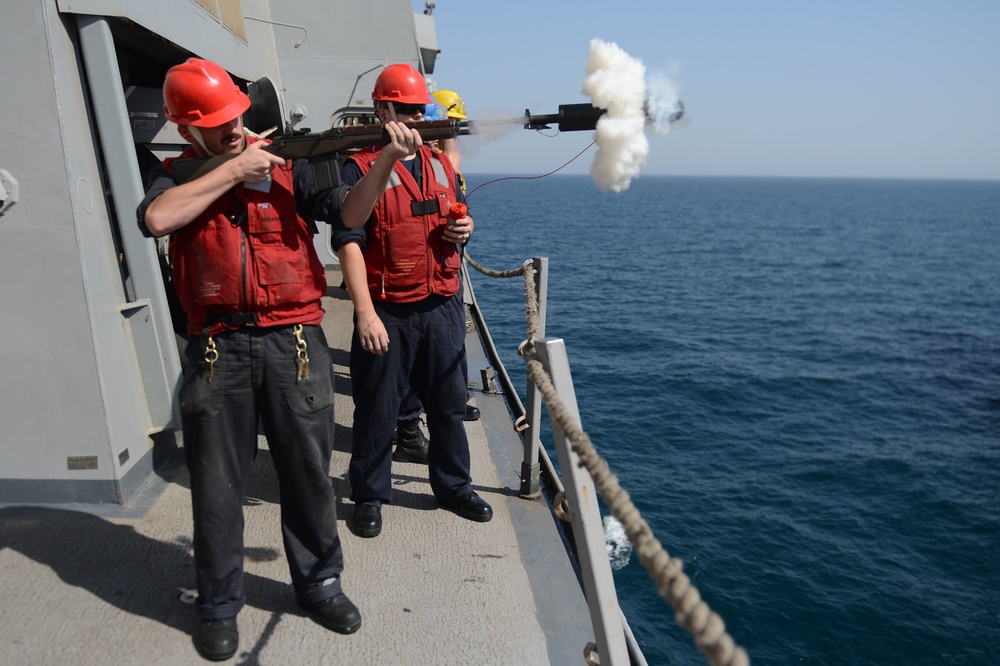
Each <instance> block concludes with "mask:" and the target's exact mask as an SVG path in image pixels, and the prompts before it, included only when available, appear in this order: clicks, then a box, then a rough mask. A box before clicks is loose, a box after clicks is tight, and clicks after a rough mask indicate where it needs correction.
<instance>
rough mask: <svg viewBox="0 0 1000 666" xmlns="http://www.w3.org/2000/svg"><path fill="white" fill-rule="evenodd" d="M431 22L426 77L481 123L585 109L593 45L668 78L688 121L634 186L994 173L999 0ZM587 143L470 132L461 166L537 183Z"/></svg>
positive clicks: (517, 4)
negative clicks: (609, 46) (663, 181)
mask: <svg viewBox="0 0 1000 666" xmlns="http://www.w3.org/2000/svg"><path fill="white" fill-rule="evenodd" d="M413 6H414V9H415V11H422V10H423V7H424V2H416V1H415V2H414V3H413ZM433 16H434V19H435V23H436V26H437V38H438V47H439V48H440V49H441V55H440V57H439V59H438V61H437V65H436V69H435V72H434V74H433V75H432V79H433V80H434V81H435V82H436V84H437V87H438V88H442V89H447V88H450V89H454V90H455V91H457V92H458V93H459V94H460V95H461V96H462V97H463V98H464V99H465V102H466V105H467V107H468V111H469V114H470V117H471V118H473V119H475V118H477V117H481V118H486V117H490V118H494V117H506V116H510V117H518V116H521V115H523V113H524V110H525V108H528V109H530V110H531V112H532V113H533V114H547V113H555V112H556V111H557V110H558V106H559V104H572V103H579V102H588V101H590V99H589V98H588V97H587V96H585V95H584V94H583V93H582V92H581V86H582V84H583V81H584V78H585V77H586V61H587V57H588V53H589V43H590V40H591V39H594V38H597V39H601V40H604V41H607V42H614V43H616V44H617V45H618V46H619V47H621V48H622V49H624V50H625V51H626V52H628V54H629V55H631V56H633V57H634V58H636V59H639V60H641V61H642V63H643V64H644V65H645V66H646V69H647V72H659V73H666V74H669V75H670V78H671V79H673V80H674V81H675V82H676V83H677V84H678V85H679V87H680V97H681V99H682V100H683V102H684V104H685V106H686V109H687V114H686V118H685V121H684V122H683V124H679V125H677V126H675V127H674V128H673V130H672V131H671V132H670V133H669V134H667V135H665V136H652V135H651V136H650V151H649V157H648V161H647V163H646V165H645V167H644V168H643V169H642V172H641V174H643V175H644V174H669V175H738V176H832V177H888V178H976V179H978V178H982V179H1000V0H938V1H930V0H837V1H836V2H832V1H825V2H820V1H818V0H814V1H809V0H687V1H685V2H678V1H676V0H605V1H603V2H597V1H595V0H559V1H558V2H556V1H554V0H530V1H528V0H507V1H505V2H483V1H481V0H436V8H435V9H434V12H433ZM592 138H593V132H576V133H563V134H561V135H560V136H557V137H555V138H546V137H542V136H539V135H537V134H536V133H534V132H531V131H527V130H523V129H516V130H512V131H511V132H509V133H507V134H504V135H503V136H502V137H500V138H497V139H494V140H492V141H490V142H486V141H484V140H482V139H481V138H479V137H464V138H462V139H461V140H460V141H461V144H460V145H462V146H463V164H462V168H463V171H466V172H468V173H520V174H531V175H534V174H541V173H546V172H548V171H551V170H552V169H556V168H558V167H559V166H560V165H562V164H563V163H564V162H566V161H567V160H569V159H570V158H572V157H573V156H574V155H576V154H577V153H578V152H579V151H580V150H582V149H583V148H584V147H585V146H586V145H587V144H588V143H589V142H590V141H591V140H592ZM594 151H595V148H591V149H590V151H589V152H588V153H585V154H584V155H583V156H581V157H580V158H579V159H577V160H576V161H575V162H574V163H573V164H571V165H570V166H569V167H567V168H566V169H564V170H563V171H562V172H561V173H587V171H588V169H589V167H590V164H591V162H592V161H593V156H594Z"/></svg>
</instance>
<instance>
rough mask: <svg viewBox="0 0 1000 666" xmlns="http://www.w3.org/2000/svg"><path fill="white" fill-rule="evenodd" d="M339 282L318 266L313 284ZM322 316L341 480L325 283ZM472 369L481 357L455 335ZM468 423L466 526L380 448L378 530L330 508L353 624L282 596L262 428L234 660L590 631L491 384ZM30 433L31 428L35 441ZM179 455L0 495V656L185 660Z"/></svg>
mask: <svg viewBox="0 0 1000 666" xmlns="http://www.w3.org/2000/svg"><path fill="white" fill-rule="evenodd" d="M339 283H340V276H339V274H336V273H334V274H331V276H330V284H331V285H333V286H335V285H338V284H339ZM329 294H330V296H329V297H327V298H326V299H325V301H324V305H325V307H326V309H327V317H326V322H325V324H324V326H325V328H326V331H327V335H328V337H329V341H330V345H331V346H332V347H333V348H334V365H335V370H336V374H337V398H336V399H337V404H336V418H337V425H338V428H337V437H336V442H335V451H334V456H333V462H332V466H331V470H330V475H331V477H332V478H333V480H334V483H335V486H336V489H337V494H338V496H339V497H340V498H344V497H346V496H347V495H348V494H349V488H348V483H347V480H346V473H347V465H348V460H349V448H350V444H349V442H350V429H351V416H352V413H353V406H352V404H351V398H350V381H349V377H348V369H347V362H348V353H347V349H348V346H349V344H350V318H351V306H350V301H349V300H348V299H347V296H346V293H345V292H344V291H342V290H340V289H336V288H332V289H330V291H329ZM468 351H469V358H470V361H469V366H470V368H471V369H472V375H473V378H475V376H476V375H477V374H478V372H477V369H478V368H480V367H482V366H483V365H484V364H487V363H488V362H487V361H486V360H485V356H484V353H483V350H482V346H481V345H480V342H479V339H478V337H477V334H476V333H475V332H473V333H470V334H469V337H468ZM473 396H474V401H475V403H476V404H477V405H478V406H479V408H480V409H481V410H482V414H483V417H482V420H481V421H477V422H473V423H468V424H467V427H468V433H469V440H470V446H471V449H472V472H473V479H474V485H475V488H476V490H477V491H478V492H479V493H480V494H481V495H482V496H483V497H484V498H486V499H487V500H488V501H489V502H490V503H491V504H492V505H493V508H494V511H495V516H494V518H493V520H492V521H491V522H489V523H485V524H479V523H473V522H469V521H466V520H464V519H462V518H460V517H458V516H457V515H455V514H453V513H451V512H448V511H444V510H440V509H437V507H436V504H435V502H434V499H433V496H432V495H431V492H430V488H429V485H428V483H427V473H426V468H424V467H421V466H418V465H412V464H400V463H394V465H393V485H394V503H393V504H392V505H388V506H386V507H385V509H384V519H385V525H384V529H383V532H382V534H381V536H379V537H378V538H375V539H361V538H358V537H356V536H354V535H353V534H352V533H351V532H350V530H348V529H347V526H346V523H345V522H344V521H345V519H346V517H347V516H348V515H349V514H350V511H351V506H350V502H349V501H346V500H344V499H340V500H339V505H338V516H339V520H340V534H341V539H342V541H343V546H344V554H345V559H346V569H345V572H344V588H345V591H346V592H347V593H348V595H349V596H350V597H351V598H352V599H353V600H354V601H355V603H357V605H358V606H359V608H360V609H361V612H362V615H363V617H364V620H363V624H362V627H361V629H360V631H358V632H357V633H356V634H353V635H351V636H341V635H339V634H335V633H332V632H329V631H327V630H325V629H323V628H322V627H321V626H319V625H318V624H316V623H315V622H314V621H313V620H311V619H310V618H309V617H307V616H306V615H305V614H304V613H303V612H302V611H301V610H300V609H299V607H298V606H297V605H296V603H295V599H294V596H293V593H292V590H291V587H290V583H289V575H288V570H287V566H286V564H285V561H284V555H283V551H282V546H281V532H280V527H279V506H278V486H277V481H276V479H275V476H274V474H273V469H272V467H271V462H270V458H269V456H268V455H267V451H266V443H264V442H262V451H261V455H260V456H259V457H258V459H257V462H256V463H255V466H254V469H253V471H252V474H251V479H250V483H249V487H248V489H247V497H246V504H245V512H244V513H245V519H246V594H247V605H246V608H245V609H244V610H243V612H242V613H241V614H240V618H239V627H240V635H241V642H240V649H239V651H238V652H237V654H236V656H235V657H234V658H233V660H231V661H232V663H240V664H291V663H295V664H332V663H343V664H376V663H404V664H406V663H418V664H430V663H433V664H549V663H558V664H568V663H580V662H581V661H582V651H583V648H584V645H585V644H586V643H587V642H588V641H590V640H593V638H592V634H593V631H592V629H591V628H590V626H589V615H588V611H587V607H586V605H585V602H584V600H583V594H582V592H581V591H580V587H579V585H578V583H577V580H576V577H575V574H574V573H573V570H572V568H571V567H570V564H569V561H568V559H567V557H566V555H565V549H564V547H563V544H562V541H561V539H560V537H559V534H558V532H557V530H556V529H554V527H553V518H552V515H551V512H550V510H549V507H548V505H547V504H546V503H545V502H544V501H538V502H527V501H524V500H521V499H518V498H517V489H518V487H519V481H518V476H517V474H518V470H519V468H520V463H521V454H520V448H519V444H518V440H517V438H516V437H515V436H514V434H513V431H512V428H511V421H510V417H509V413H508V411H507V407H506V405H505V403H504V402H503V400H502V398H501V397H499V396H494V395H488V394H484V393H482V392H479V391H473ZM40 444H41V443H40ZM186 484H187V473H186V471H185V470H184V469H183V466H182V465H180V466H177V465H175V466H173V467H169V468H168V469H166V470H161V474H160V475H159V476H157V477H155V478H153V479H151V480H150V481H149V482H148V484H147V486H146V487H145V488H144V490H143V491H142V493H140V495H139V496H138V497H136V498H134V499H133V500H132V501H130V502H129V503H128V504H127V505H125V506H121V507H119V506H108V505H100V506H94V505H49V506H35V507H25V506H6V507H2V508H0V517H2V520H0V586H2V588H3V591H4V592H3V595H2V601H0V646H2V647H0V654H2V661H3V663H4V664H8V665H13V664H33V665H35V664H76V665H80V666H86V665H88V664H102V665H104V664H172V665H176V664H187V663H202V661H201V659H200V658H199V657H198V655H197V653H196V652H195V650H194V647H193V645H192V643H191V638H190V634H191V631H192V630H193V628H194V624H195V619H194V612H193V609H192V607H191V606H190V605H187V604H185V603H184V602H183V601H182V597H183V596H184V594H183V592H184V591H185V590H188V589H190V588H193V587H194V576H193V572H192V568H191V514H190V497H189V493H188V488H187V485H186Z"/></svg>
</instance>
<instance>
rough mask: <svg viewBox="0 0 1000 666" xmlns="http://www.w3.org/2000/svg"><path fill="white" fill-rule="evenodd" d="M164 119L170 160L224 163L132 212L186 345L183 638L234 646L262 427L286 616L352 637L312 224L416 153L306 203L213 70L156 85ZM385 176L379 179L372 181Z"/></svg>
mask: <svg viewBox="0 0 1000 666" xmlns="http://www.w3.org/2000/svg"><path fill="white" fill-rule="evenodd" d="M163 97H164V110H165V112H166V115H167V118H168V119H169V120H170V121H172V122H174V123H176V124H177V127H178V130H179V132H180V134H181V136H183V137H184V139H186V140H187V141H188V142H189V143H190V144H191V145H190V146H189V147H188V148H187V149H186V150H185V151H184V152H183V153H182V154H181V155H180V156H179V157H181V158H186V157H209V156H213V155H230V156H232V157H231V159H228V160H226V161H224V162H223V163H222V164H221V165H220V166H218V167H217V168H215V169H214V170H211V171H209V172H208V173H206V174H204V175H202V176H201V177H198V178H195V179H193V180H191V181H188V182H185V183H183V184H177V183H176V182H175V180H174V178H173V162H174V160H173V159H168V160H165V161H164V162H163V163H162V164H161V165H160V166H159V167H158V168H156V169H154V171H153V172H152V173H151V175H150V178H149V179H148V180H149V186H148V187H147V190H146V197H145V199H144V200H143V202H142V203H141V204H140V206H139V209H138V213H137V214H138V220H139V225H140V227H141V228H142V229H143V231H144V232H145V233H146V234H147V235H150V236H156V237H159V236H163V235H166V234H170V237H171V246H170V247H171V258H172V260H173V278H174V283H175V285H176V289H177V295H178V297H179V299H180V302H181V304H182V305H183V307H184V311H185V314H186V315H187V320H188V324H187V333H188V334H189V335H190V336H191V337H190V342H189V344H188V345H187V349H186V352H185V363H184V378H183V382H182V386H181V390H180V407H181V418H182V424H183V429H184V451H185V456H186V459H187V466H188V470H189V472H190V475H191V496H192V507H193V513H194V564H195V572H196V577H197V585H198V601H197V605H196V610H197V616H198V624H197V628H196V630H195V636H194V643H195V647H196V648H197V649H198V651H199V653H200V654H201V655H202V656H203V657H205V658H207V659H211V660H223V659H228V658H229V657H231V656H232V655H233V654H235V652H236V650H237V649H238V647H239V633H238V630H237V625H236V616H237V614H238V613H239V612H240V609H241V608H242V607H243V604H244V592H243V496H244V489H245V486H246V481H247V477H248V474H249V470H250V465H251V463H252V461H253V459H254V455H255V452H256V450H257V424H258V422H260V423H262V424H263V426H264V432H265V434H266V436H267V442H268V448H269V450H270V454H271V456H272V458H273V459H274V463H275V469H276V471H277V474H278V480H279V483H280V485H281V504H282V511H281V515H282V525H281V527H282V534H283V536H284V546H285V555H286V557H287V559H288V565H289V569H290V571H291V577H292V585H293V587H294V591H295V595H296V598H297V600H298V602H299V604H300V605H301V606H303V607H304V608H305V609H307V610H308V611H309V612H310V613H311V614H312V615H313V616H314V617H315V618H316V619H317V620H318V621H319V622H320V623H321V624H323V626H325V627H327V628H328V629H331V630H333V631H337V632H340V633H351V632H354V631H356V630H357V629H358V628H359V627H360V626H361V614H360V613H359V611H358V609H357V607H356V606H355V605H354V604H353V603H352V602H351V600H350V599H348V598H347V596H346V595H345V594H344V592H343V588H342V585H341V574H342V572H343V568H344V563H343V554H342V551H341V545H340V537H339V535H338V533H337V516H336V513H335V507H336V504H337V502H336V497H335V495H334V489H333V486H332V483H331V480H330V476H329V468H330V457H331V453H332V449H333V434H334V415H333V397H334V388H333V386H334V385H333V364H332V360H331V358H330V351H329V348H328V345H327V341H326V338H325V336H324V334H323V330H322V329H321V328H320V322H321V321H322V319H323V314H324V313H323V308H322V307H321V303H320V298H321V297H322V296H323V295H324V294H325V293H326V277H325V273H324V270H323V266H322V264H321V262H320V260H319V258H318V256H317V255H316V251H315V249H314V247H313V230H312V229H313V227H312V224H311V220H327V219H330V220H332V219H335V218H337V217H338V216H339V214H340V211H341V210H342V209H343V210H351V207H352V206H355V207H360V208H361V209H363V210H368V209H370V208H371V206H372V205H374V202H375V200H377V198H378V195H379V194H380V193H381V192H382V190H383V189H384V188H385V179H386V178H388V173H389V172H390V171H391V168H392V163H393V162H395V160H396V159H397V158H398V157H401V156H405V155H407V154H409V153H411V152H412V151H413V150H415V149H416V146H418V145H419V141H420V136H419V134H416V132H412V131H410V130H408V129H407V128H405V127H403V126H398V127H395V126H394V127H393V128H391V130H390V134H391V138H392V142H391V143H390V144H389V145H387V146H386V147H385V148H384V149H383V151H382V152H383V153H384V154H385V155H384V156H383V157H382V158H381V161H379V164H378V166H377V167H375V168H373V169H372V173H371V174H370V176H369V177H368V178H365V179H362V180H359V181H358V182H357V183H356V184H355V185H354V187H353V188H348V187H347V186H340V187H336V188H331V189H326V190H320V189H318V188H317V187H316V184H315V181H314V179H313V176H312V172H311V170H310V169H308V168H305V167H306V165H305V164H300V163H299V162H297V161H286V160H284V159H282V158H280V157H277V156H275V155H272V154H270V153H268V152H267V151H266V150H263V148H264V147H265V146H267V145H268V143H269V142H268V141H267V140H260V139H256V138H253V137H247V136H246V135H245V133H244V130H243V122H242V119H241V114H243V113H244V112H245V111H246V110H247V109H248V108H249V107H250V99H249V98H248V97H247V95H246V94H245V93H244V92H243V91H242V90H241V89H240V88H239V87H238V86H237V85H236V84H235V83H234V82H233V80H232V78H231V77H230V76H229V73H228V72H226V70H224V69H223V68H222V67H220V66H219V65H218V64H216V63H213V62H210V61H207V60H200V59H198V58H190V59H189V60H187V61H186V62H184V63H182V64H179V65H177V66H175V67H172V68H171V69H170V70H169V71H168V72H167V75H166V80H165V81H164V85H163ZM380 173H381V174H384V178H383V176H380Z"/></svg>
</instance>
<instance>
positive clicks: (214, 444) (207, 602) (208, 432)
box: [181, 326, 344, 620]
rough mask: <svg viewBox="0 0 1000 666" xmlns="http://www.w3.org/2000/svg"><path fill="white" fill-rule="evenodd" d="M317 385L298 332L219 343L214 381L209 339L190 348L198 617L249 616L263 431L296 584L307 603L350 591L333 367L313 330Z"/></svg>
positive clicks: (186, 403) (224, 338) (185, 417)
mask: <svg viewBox="0 0 1000 666" xmlns="http://www.w3.org/2000/svg"><path fill="white" fill-rule="evenodd" d="M302 335H303V339H304V340H305V341H306V345H307V351H308V354H309V378H308V379H303V380H298V381H297V380H296V373H297V370H298V368H297V365H296V362H295V360H296V340H295V337H294V335H293V331H292V327H291V326H277V327H267V328H243V329H240V330H238V331H229V332H223V333H220V334H218V335H215V336H213V339H214V341H215V344H216V347H217V349H218V353H219V356H218V360H217V361H216V362H215V363H214V365H213V368H212V379H211V381H209V380H208V378H207V377H206V376H205V366H206V363H205V345H206V340H207V338H206V337H205V336H201V337H197V338H193V339H192V340H191V343H190V344H189V345H188V348H187V359H186V364H185V372H184V383H183V385H182V388H181V418H182V421H183V425H184V449H185V454H186V457H187V465H188V470H189V471H190V473H191V497H192V506H193V509H194V562H195V571H196V576H197V582H198V606H197V611H198V617H199V618H200V619H204V620H211V619H221V618H227V617H235V616H236V614H237V613H239V611H240V609H241V608H242V607H243V603H244V595H243V496H244V490H245V488H246V482H247V476H248V474H249V472H250V466H251V464H252V462H253V459H254V455H255V453H256V451H257V422H258V419H260V421H261V422H262V423H263V425H264V431H265V432H266V433H267V443H268V448H269V449H270V452H271V457H272V459H273V461H274V467H275V470H276V471H277V475H278V482H279V485H280V501H281V531H282V537H283V541H284V546H285V556H286V558H287V560H288V566H289V569H290V571H291V576H292V584H293V585H294V587H295V592H296V594H297V595H298V597H299V598H300V599H301V600H303V601H305V602H316V601H322V600H324V599H327V598H329V597H332V596H333V595H335V594H337V593H339V592H340V591H341V585H340V574H341V572H342V571H343V569H344V560H343V554H342V552H341V548H340V537H339V535H338V534H337V515H336V497H335V494H334V490H333V483H332V481H331V479H330V476H329V473H330V456H331V453H332V450H333V432H334V414H333V365H332V359H331V356H330V349H329V347H328V346H327V342H326V337H325V336H324V334H323V330H322V329H321V328H320V327H319V326H304V327H303V331H302Z"/></svg>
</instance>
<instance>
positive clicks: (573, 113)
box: [524, 101, 684, 132]
mask: <svg viewBox="0 0 1000 666" xmlns="http://www.w3.org/2000/svg"><path fill="white" fill-rule="evenodd" d="M605 113H607V109H602V108H600V107H597V106H594V105H593V104H586V103H584V104H560V105H559V113H550V114H548V115H532V113H531V111H529V110H528V109H525V110H524V129H533V130H540V129H550V125H553V124H554V125H557V126H558V128H559V131H560V132H577V131H580V130H592V129H596V128H597V121H598V120H600V119H601V116H603V115H604V114H605ZM683 115H684V104H683V103H681V102H680V101H678V102H677V111H675V112H673V113H672V114H670V116H669V117H668V118H667V120H668V121H669V122H671V123H673V122H677V121H678V120H680V119H681V117H682V116H683Z"/></svg>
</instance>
